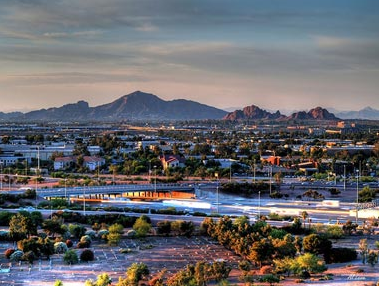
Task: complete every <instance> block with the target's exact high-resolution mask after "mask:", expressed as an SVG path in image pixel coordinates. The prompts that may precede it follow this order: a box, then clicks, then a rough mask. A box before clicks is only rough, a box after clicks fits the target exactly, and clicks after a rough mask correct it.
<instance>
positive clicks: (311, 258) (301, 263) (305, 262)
mask: <svg viewBox="0 0 379 286" xmlns="http://www.w3.org/2000/svg"><path fill="white" fill-rule="evenodd" d="M295 263H296V266H295V268H296V267H297V273H298V274H299V273H300V272H301V271H308V272H310V273H321V272H324V271H325V270H326V267H325V263H324V262H323V261H322V260H321V259H320V258H318V257H317V255H315V254H312V253H305V254H303V255H300V256H298V257H297V258H296V262H295Z"/></svg>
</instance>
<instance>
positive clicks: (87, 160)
mask: <svg viewBox="0 0 379 286" xmlns="http://www.w3.org/2000/svg"><path fill="white" fill-rule="evenodd" d="M83 160H84V167H86V168H88V170H90V171H95V170H96V169H97V168H98V167H100V166H102V165H104V164H105V159H104V158H101V157H95V156H84V157H83Z"/></svg>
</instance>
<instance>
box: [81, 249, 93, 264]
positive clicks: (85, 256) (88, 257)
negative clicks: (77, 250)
mask: <svg viewBox="0 0 379 286" xmlns="http://www.w3.org/2000/svg"><path fill="white" fill-rule="evenodd" d="M94 259H95V255H94V254H93V251H92V250H90V249H84V250H83V252H82V253H81V254H80V260H81V261H84V262H88V261H93V260H94Z"/></svg>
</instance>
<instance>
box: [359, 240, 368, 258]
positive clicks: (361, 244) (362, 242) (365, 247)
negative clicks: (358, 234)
mask: <svg viewBox="0 0 379 286" xmlns="http://www.w3.org/2000/svg"><path fill="white" fill-rule="evenodd" d="M359 250H360V252H361V256H362V263H363V264H365V263H366V258H367V254H368V244H367V239H366V238H364V239H361V240H360V241H359Z"/></svg>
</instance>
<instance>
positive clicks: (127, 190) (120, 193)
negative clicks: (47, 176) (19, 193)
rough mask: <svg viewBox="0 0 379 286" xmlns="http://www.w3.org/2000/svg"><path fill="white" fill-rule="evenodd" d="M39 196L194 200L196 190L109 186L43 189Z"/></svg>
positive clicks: (187, 187) (173, 186)
mask: <svg viewBox="0 0 379 286" xmlns="http://www.w3.org/2000/svg"><path fill="white" fill-rule="evenodd" d="M37 196H39V197H43V198H46V199H51V198H59V197H60V198H62V197H63V198H88V199H99V200H106V199H110V198H129V199H146V200H149V199H150V200H153V199H167V198H193V197H194V196H195V189H194V187H193V186H192V185H190V184H127V185H107V186H82V187H63V188H42V189H38V190H37Z"/></svg>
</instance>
